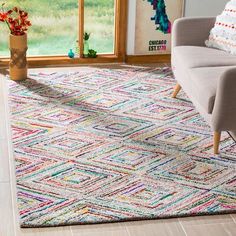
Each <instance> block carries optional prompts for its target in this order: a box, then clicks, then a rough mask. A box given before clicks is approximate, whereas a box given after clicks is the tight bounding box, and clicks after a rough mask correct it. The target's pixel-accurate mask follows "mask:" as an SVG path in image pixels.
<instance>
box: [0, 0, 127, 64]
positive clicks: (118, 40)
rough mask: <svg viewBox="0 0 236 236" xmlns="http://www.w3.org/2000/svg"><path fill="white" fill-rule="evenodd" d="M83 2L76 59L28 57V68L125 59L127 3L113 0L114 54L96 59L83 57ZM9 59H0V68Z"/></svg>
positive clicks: (81, 1)
mask: <svg viewBox="0 0 236 236" xmlns="http://www.w3.org/2000/svg"><path fill="white" fill-rule="evenodd" d="M84 1H85V0H78V2H79V9H78V14H79V42H78V43H79V48H80V55H79V57H78V58H73V59H70V58H68V57H67V56H29V57H27V61H28V65H29V67H41V66H52V65H55V66H56V65H76V64H90V63H119V62H124V61H125V58H126V37H127V13H128V1H127V0H115V38H114V54H98V56H97V58H84V57H83V34H84ZM8 63H9V58H0V66H7V65H8Z"/></svg>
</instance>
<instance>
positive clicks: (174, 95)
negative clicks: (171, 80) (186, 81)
mask: <svg viewBox="0 0 236 236" xmlns="http://www.w3.org/2000/svg"><path fill="white" fill-rule="evenodd" d="M180 90H181V86H180V85H179V84H176V86H175V88H174V92H173V94H172V98H176V96H177V94H178V93H179V91H180Z"/></svg>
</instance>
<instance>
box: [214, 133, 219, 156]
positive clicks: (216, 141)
mask: <svg viewBox="0 0 236 236" xmlns="http://www.w3.org/2000/svg"><path fill="white" fill-rule="evenodd" d="M220 137H221V132H217V131H215V132H214V154H219V146H220Z"/></svg>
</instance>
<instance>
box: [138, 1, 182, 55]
mask: <svg viewBox="0 0 236 236" xmlns="http://www.w3.org/2000/svg"><path fill="white" fill-rule="evenodd" d="M136 6H137V9H136V26H135V54H136V55H148V54H151V55H152V54H169V53H170V52H171V32H172V26H173V22H174V21H175V20H176V19H177V18H180V17H182V16H183V9H184V0H137V5H136Z"/></svg>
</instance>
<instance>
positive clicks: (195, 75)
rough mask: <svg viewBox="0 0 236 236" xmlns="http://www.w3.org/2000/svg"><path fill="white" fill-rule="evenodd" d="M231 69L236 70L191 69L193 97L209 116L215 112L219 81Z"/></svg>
mask: <svg viewBox="0 0 236 236" xmlns="http://www.w3.org/2000/svg"><path fill="white" fill-rule="evenodd" d="M231 68H235V66H222V67H203V68H194V69H189V79H190V80H191V85H192V86H191V87H192V95H193V96H194V97H195V99H196V100H197V101H198V102H199V104H200V105H201V106H202V107H203V108H204V109H205V110H206V111H207V113H208V114H212V112H213V108H214V104H215V98H216V92H217V85H218V81H219V80H220V78H221V77H222V75H223V74H224V73H225V72H226V71H227V70H229V69H231Z"/></svg>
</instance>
